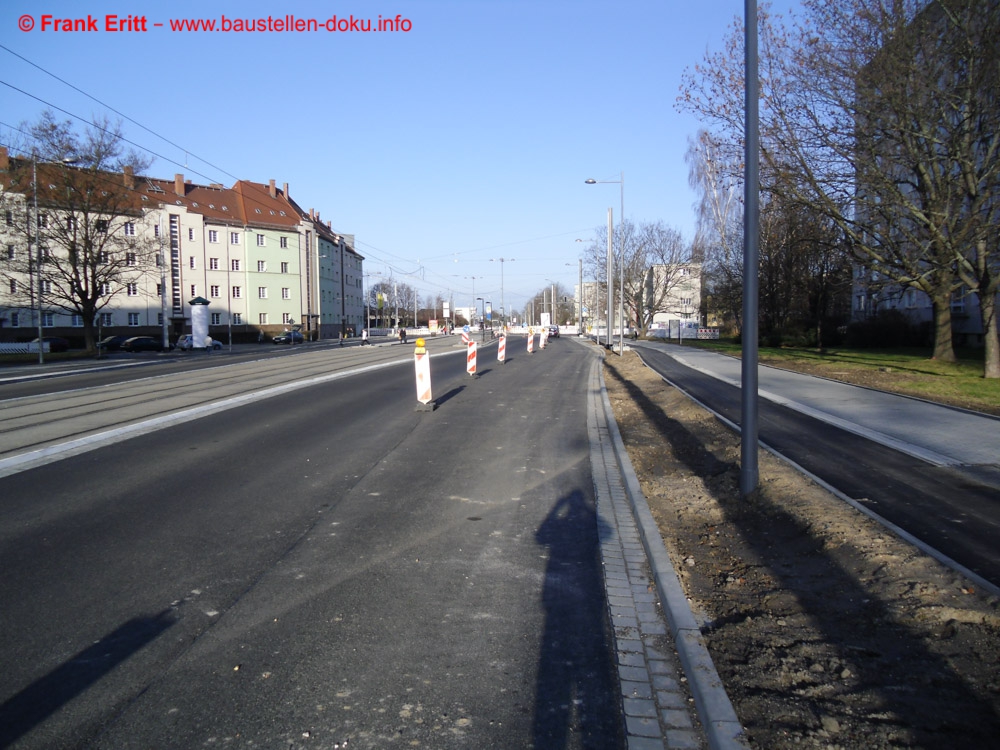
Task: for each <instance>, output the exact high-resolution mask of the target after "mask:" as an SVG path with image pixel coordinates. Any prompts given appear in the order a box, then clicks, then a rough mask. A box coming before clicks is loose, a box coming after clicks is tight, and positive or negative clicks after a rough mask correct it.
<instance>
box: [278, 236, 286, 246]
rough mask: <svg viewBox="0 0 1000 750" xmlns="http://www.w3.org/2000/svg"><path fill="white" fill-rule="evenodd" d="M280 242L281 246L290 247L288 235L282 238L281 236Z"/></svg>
mask: <svg viewBox="0 0 1000 750" xmlns="http://www.w3.org/2000/svg"><path fill="white" fill-rule="evenodd" d="M278 244H279V245H280V246H281V247H283V248H285V247H288V238H287V237H282V238H281V239H280V240H279V241H278Z"/></svg>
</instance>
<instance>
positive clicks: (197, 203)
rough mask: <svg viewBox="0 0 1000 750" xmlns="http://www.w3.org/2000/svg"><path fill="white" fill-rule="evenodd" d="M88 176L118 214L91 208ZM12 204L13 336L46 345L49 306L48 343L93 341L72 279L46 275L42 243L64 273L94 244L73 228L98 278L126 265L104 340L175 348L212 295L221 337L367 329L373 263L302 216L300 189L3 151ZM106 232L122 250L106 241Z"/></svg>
mask: <svg viewBox="0 0 1000 750" xmlns="http://www.w3.org/2000/svg"><path fill="white" fill-rule="evenodd" d="M33 170H34V171H37V174H38V183H39V184H38V190H37V191H36V190H35V186H34V185H33V182H32V179H31V175H32V172H33ZM86 180H90V181H92V182H93V181H94V180H98V181H99V182H96V183H95V185H96V186H97V187H98V188H99V192H100V193H103V194H104V195H106V196H109V197H108V198H107V200H109V201H110V200H111V199H112V198H114V199H115V201H114V212H113V215H112V213H109V214H108V216H107V217H103V216H102V214H101V213H100V211H101V210H104V209H101V208H100V207H98V209H97V210H96V212H95V210H94V209H93V207H92V206H90V209H89V212H88V205H87V204H86V202H85V201H84V200H83V199H82V196H83V193H84V192H85V189H89V190H90V193H89V194H96V193H95V190H94V186H93V185H86V186H85V185H84V182H85V181H86ZM66 196H69V198H67V197H66ZM36 201H37V205H38V208H37V211H36V209H35V202H36ZM0 210H2V211H3V219H4V220H3V221H2V222H0V246H2V247H3V248H4V249H5V251H4V253H3V255H2V256H0V276H2V278H3V283H2V286H0V326H2V335H3V337H4V338H7V339H27V338H33V337H34V333H35V331H36V330H37V325H38V314H39V311H40V314H41V322H42V327H43V329H45V333H46V335H59V336H66V337H68V338H71V339H75V338H79V337H80V336H81V335H82V331H81V329H82V328H83V327H84V321H83V319H82V318H83V316H82V315H81V314H80V313H75V312H73V311H72V310H67V309H65V308H66V307H67V304H66V298H67V297H68V296H70V295H71V290H68V289H63V287H64V286H66V287H68V286H70V282H69V281H68V280H67V279H66V278H63V277H64V276H66V274H63V276H57V275H55V274H54V273H53V275H52V277H51V280H49V279H48V276H47V274H48V273H50V270H49V269H47V268H46V266H43V267H42V270H43V273H42V276H41V278H36V274H37V268H36V266H37V261H34V256H35V255H36V253H37V252H38V250H39V248H40V247H43V252H44V253H48V254H51V255H52V261H51V262H52V263H53V268H54V266H55V264H56V262H57V261H58V260H60V259H61V260H65V257H64V256H67V255H69V254H70V251H69V249H68V248H70V247H81V246H82V245H72V244H71V240H72V237H68V230H67V227H74V228H75V229H76V231H77V232H78V233H80V234H81V236H82V235H83V234H87V235H88V239H87V242H88V243H89V244H88V245H87V246H88V248H89V250H88V252H89V253H90V254H89V255H88V256H87V257H86V264H88V265H89V266H91V267H92V268H91V269H90V270H92V271H95V272H99V271H100V270H101V269H102V268H109V269H112V270H113V273H108V274H107V275H106V276H105V277H104V278H106V279H107V281H105V282H103V284H104V287H103V288H102V289H101V290H100V294H99V295H98V302H97V306H98V309H97V310H96V312H95V327H99V329H100V330H101V331H102V333H103V334H105V335H107V334H126V333H127V334H132V335H138V334H152V335H157V334H159V333H160V332H161V331H163V330H164V329H166V331H167V335H168V336H169V337H170V340H171V341H173V340H175V339H176V337H178V336H180V335H181V334H183V333H185V332H186V327H187V326H188V325H189V321H190V318H191V309H190V301H191V300H193V299H195V298H197V297H201V298H204V299H207V300H208V301H209V320H210V327H209V332H210V335H211V336H212V337H213V338H216V339H219V340H227V339H228V336H229V335H230V334H232V335H233V336H235V337H236V338H238V339H239V338H243V339H245V340H246V339H250V340H255V339H256V338H257V337H259V336H260V335H262V334H263V335H265V336H270V335H273V334H276V333H278V332H280V331H282V330H286V329H288V328H292V327H295V328H298V329H300V330H301V331H302V332H303V333H304V334H306V336H307V337H308V338H320V337H323V338H335V337H337V336H339V335H340V334H341V332H347V331H355V332H356V331H360V328H361V327H362V326H363V321H364V294H363V290H362V279H363V277H364V273H363V263H364V258H363V257H362V256H361V255H359V254H358V253H357V252H356V251H355V249H354V246H353V245H354V243H353V237H348V236H345V235H341V234H338V233H337V232H335V231H334V230H333V229H332V227H331V225H330V223H329V222H327V223H325V224H324V223H322V222H321V221H320V219H319V213H318V212H315V211H313V210H312V209H310V210H309V211H308V212H306V211H303V210H302V209H301V208H300V207H299V206H298V205H297V204H296V203H295V202H294V201H292V200H291V198H290V197H289V195H288V185H287V183H286V184H285V185H284V187H283V188H278V187H277V186H276V185H275V182H274V180H271V181H270V182H269V183H267V184H263V183H256V182H251V181H246V180H240V181H238V182H236V183H235V184H234V185H233V186H232V187H231V188H227V187H224V186H222V185H219V184H209V185H196V184H192V183H191V182H190V181H187V180H185V179H184V176H183V175H182V174H176V175H174V179H173V180H165V179H158V178H152V177H140V176H135V175H133V174H131V172H129V171H128V170H126V171H125V172H124V173H121V174H110V173H94V172H92V171H91V170H83V169H81V170H74V169H70V168H67V167H65V166H64V165H55V164H37V165H36V164H33V163H32V162H31V161H30V160H25V159H19V158H13V157H9V155H8V152H7V150H6V149H4V148H0ZM107 210H109V211H110V209H107ZM36 214H37V215H36ZM36 225H37V230H36V231H35V233H34V235H33V234H32V229H34V228H35V226H36ZM25 228H27V231H26V230H25ZM102 232H103V233H104V234H105V235H107V236H108V237H110V238H113V239H114V242H113V243H112V242H110V241H109V240H104V239H103V238H100V239H95V237H96V236H97V235H99V234H100V233H102ZM47 240H48V241H47ZM99 242H107V244H106V245H101V244H97V243H99ZM105 247H106V248H107V249H102V248H105ZM81 257H83V256H81ZM115 264H117V265H115ZM67 278H68V277H67ZM39 292H40V293H41V300H39V299H38V297H37V294H38V293H39Z"/></svg>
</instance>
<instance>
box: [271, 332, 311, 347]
mask: <svg viewBox="0 0 1000 750" xmlns="http://www.w3.org/2000/svg"><path fill="white" fill-rule="evenodd" d="M271 340H272V341H273V342H274V343H275V344H301V343H302V342H303V341H305V338H303V336H302V334H301V333H299V332H298V331H285V332H283V333H279V334H278V335H277V336H275V337H274V338H273V339H271Z"/></svg>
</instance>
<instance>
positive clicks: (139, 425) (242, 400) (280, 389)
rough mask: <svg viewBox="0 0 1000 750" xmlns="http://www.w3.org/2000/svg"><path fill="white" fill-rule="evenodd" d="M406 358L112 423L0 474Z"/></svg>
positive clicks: (9, 461)
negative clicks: (116, 424) (122, 423)
mask: <svg viewBox="0 0 1000 750" xmlns="http://www.w3.org/2000/svg"><path fill="white" fill-rule="evenodd" d="M408 361H409V360H408V359H407V360H394V361H392V362H383V363H380V364H376V365H369V366H367V367H359V368H357V369H353V370H345V371H343V372H336V373H330V374H328V375H318V376H316V377H314V378H309V379H307V380H301V381H296V382H294V383H283V384H282V385H276V386H272V387H270V388H265V389H263V390H259V391H254V392H252V393H244V394H241V395H239V396H233V397H231V398H227V399H223V400H222V401H216V402H214V403H210V404H202V405H201V406H195V407H193V408H191V409H185V410H184V411H179V412H174V413H173V414H166V415H164V416H160V417H154V418H153V419H147V420H144V421H142V422H136V423H134V424H130V425H125V426H123V427H116V428H115V429H113V430H107V431H105V432H99V433H97V434H95V435H88V436H87V437H83V438H78V439H76V440H70V441H67V442H65V443H59V444H57V445H49V446H46V447H45V448H39V449H38V450H34V451H30V452H28V453H22V454H20V455H17V456H11V457H9V458H5V459H2V460H0V477H7V476H10V475H12V474H17V473H19V472H22V471H26V470H27V469H34V468H36V467H39V466H44V465H46V464H50V463H52V462H54V461H61V460H62V459H64V458H69V457H70V456H78V455H80V454H81V453H87V452H88V451H92V450H96V449H97V448H103V447H104V446H106V445H113V444H114V443H120V442H122V441H124V440H128V439H129V438H133V437H138V436H139V435H145V434H147V433H150V432H155V431H156V430H162V429H164V428H165V427H172V426H173V425H177V424H183V423H185V422H191V421H193V420H195V419H201V418H202V417H205V416H208V415H210V414H217V413H218V412H221V411H227V410H228V409H235V408H236V407H238V406H243V405H245V404H249V403H252V402H254V401H262V400H264V399H266V398H271V397H272V396H280V395H281V394H283V393H289V392H291V391H297V390H299V389H301V388H308V387H309V386H313V385H318V384H319V383H328V382H330V381H332V380H338V379H340V378H345V377H348V376H350V375H358V374H361V373H364V372H371V371H374V370H381V369H384V368H387V367H395V366H397V365H400V364H404V363H405V362H408Z"/></svg>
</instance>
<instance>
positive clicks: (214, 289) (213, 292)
mask: <svg viewBox="0 0 1000 750" xmlns="http://www.w3.org/2000/svg"><path fill="white" fill-rule="evenodd" d="M208 294H209V296H211V297H218V296H219V285H218V284H213V285H212V286H210V287H209V288H208Z"/></svg>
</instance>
